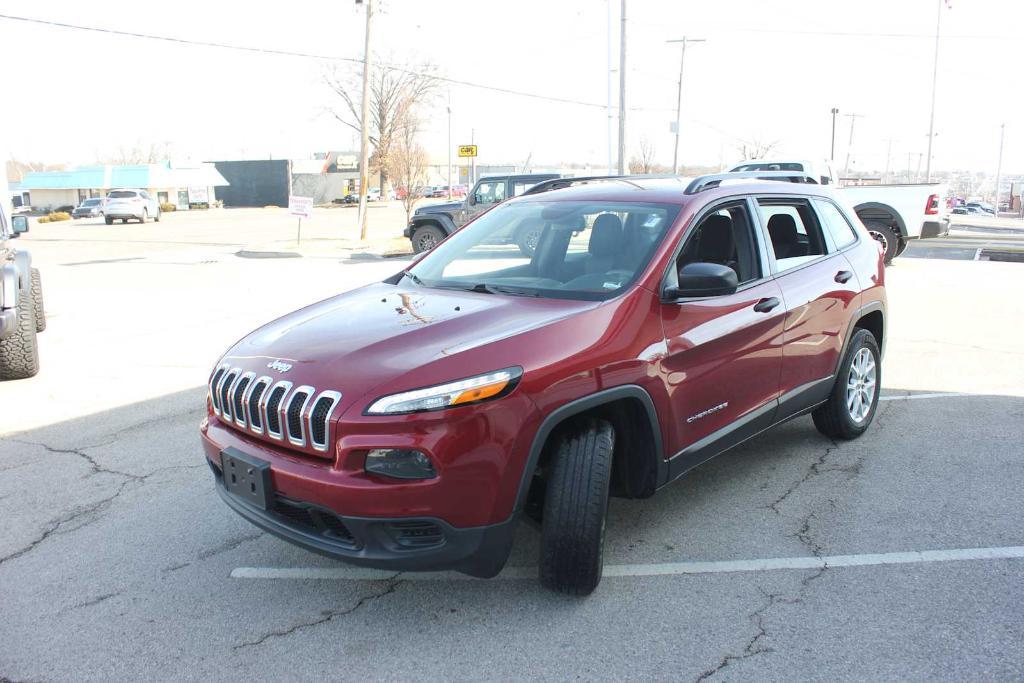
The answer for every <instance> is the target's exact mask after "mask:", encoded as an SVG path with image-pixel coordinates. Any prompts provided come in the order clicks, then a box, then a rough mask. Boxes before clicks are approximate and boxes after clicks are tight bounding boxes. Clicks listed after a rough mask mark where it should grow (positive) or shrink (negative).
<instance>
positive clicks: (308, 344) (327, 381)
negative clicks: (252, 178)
mask: <svg viewBox="0 0 1024 683" xmlns="http://www.w3.org/2000/svg"><path fill="white" fill-rule="evenodd" d="M596 305H597V303H596V302H590V301H569V300H563V299H539V298H531V297H517V296H505V295H495V294H480V293H475V292H463V291H457V290H439V289H431V288H424V287H412V286H409V287H403V286H396V285H389V284H384V283H381V284H374V285H369V286H366V287H363V288H360V289H357V290H354V291H351V292H347V293H345V294H341V295H338V296H336V297H333V298H330V299H327V300H325V301H321V302H319V303H316V304H313V305H312V306H308V307H306V308H303V309H301V310H298V311H295V312H294V313H290V314H288V315H286V316H284V317H283V318H279V319H278V320H275V321H273V322H271V323H269V324H267V325H264V326H263V327H261V328H259V329H257V330H255V331H254V332H252V333H250V334H249V335H247V336H246V337H243V338H242V339H241V340H240V341H239V342H238V343H237V344H235V346H234V347H232V349H231V350H230V351H229V352H228V353H227V354H226V355H225V357H224V359H223V362H226V363H230V364H231V366H232V367H241V368H242V369H243V370H245V371H249V370H251V371H253V372H255V373H256V374H257V375H264V374H265V375H271V376H272V377H273V378H274V379H275V380H276V379H286V380H289V381H291V382H293V383H294V384H295V385H296V386H298V385H300V384H308V385H310V386H313V387H315V388H316V389H317V390H323V389H332V390H335V391H340V392H341V393H342V395H343V398H342V404H343V410H345V409H347V408H348V407H349V406H350V405H351V404H352V402H353V401H355V400H356V399H358V398H359V397H361V396H363V395H364V394H366V393H368V392H370V391H371V390H373V389H374V388H375V387H378V386H380V385H382V384H386V383H391V382H393V381H395V380H397V379H399V378H401V377H402V376H403V375H405V374H407V373H410V372H412V371H413V370H418V369H422V368H425V367H426V366H429V365H430V364H432V363H434V362H435V361H440V360H442V359H444V360H447V361H452V359H453V357H455V356H459V355H460V354H466V353H467V352H470V351H472V350H473V349H478V348H480V347H483V346H487V345H488V344H493V343H494V342H497V341H499V340H501V339H505V338H508V337H511V336H514V335H519V334H522V333H524V332H528V331H530V330H533V329H536V328H539V327H543V326H545V325H548V324H550V323H552V322H554V321H557V320H560V319H563V318H566V317H568V316H571V315H575V314H577V313H580V312H582V311H585V310H588V309H592V308H594V307H595V306H596ZM462 358H463V359H465V358H466V356H462ZM474 360H475V361H476V362H477V363H479V362H481V361H480V357H479V355H475V356H474ZM275 361H282V363H283V364H281V363H275ZM271 364H274V365H275V366H276V368H282V367H285V365H289V366H291V367H290V368H289V369H287V370H286V371H285V372H284V373H279V370H277V369H268V368H269V366H270V365H271ZM457 367H458V368H459V370H458V371H457V372H461V373H462V374H461V375H454V376H452V377H451V378H450V379H458V378H459V377H460V376H462V377H465V376H469V375H472V374H476V373H478V372H486V371H488V370H493V369H495V368H490V367H486V368H485V367H481V368H476V367H473V362H464V363H458V365H457ZM416 382H419V384H417V386H419V385H424V384H430V383H432V382H424V381H422V380H420V379H419V378H415V379H413V378H411V379H410V383H411V384H410V387H409V388H415V386H412V385H413V384H416Z"/></svg>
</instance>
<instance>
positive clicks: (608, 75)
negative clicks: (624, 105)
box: [604, 0, 615, 174]
mask: <svg viewBox="0 0 1024 683" xmlns="http://www.w3.org/2000/svg"><path fill="white" fill-rule="evenodd" d="M612 1H613V0H605V9H606V10H607V15H608V16H607V19H608V43H607V50H606V53H607V54H606V57H607V59H606V61H607V66H608V68H607V69H606V70H605V73H604V84H605V87H606V89H607V90H608V102H607V105H606V107H605V112H606V113H607V115H608V120H607V122H606V124H605V125H606V127H607V131H606V132H607V137H608V140H607V143H608V173H609V174H611V172H612V164H614V163H615V157H614V156H613V154H614V153H613V152H612V139H613V136H614V133H613V132H612V127H613V126H614V124H613V122H612V116H613V115H612Z"/></svg>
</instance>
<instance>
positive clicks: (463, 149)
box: [459, 145, 476, 157]
mask: <svg viewBox="0 0 1024 683" xmlns="http://www.w3.org/2000/svg"><path fill="white" fill-rule="evenodd" d="M459 156H460V157H475V156H476V145H459Z"/></svg>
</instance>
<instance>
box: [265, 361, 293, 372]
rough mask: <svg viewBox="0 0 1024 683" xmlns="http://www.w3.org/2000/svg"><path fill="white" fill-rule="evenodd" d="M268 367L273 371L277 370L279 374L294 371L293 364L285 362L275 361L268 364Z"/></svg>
mask: <svg viewBox="0 0 1024 683" xmlns="http://www.w3.org/2000/svg"><path fill="white" fill-rule="evenodd" d="M267 367H268V368H270V369H271V370H277V371H278V372H288V371H289V370H291V369H292V364H291V363H285V362H284V361H283V360H274V361H271V362H269V363H267Z"/></svg>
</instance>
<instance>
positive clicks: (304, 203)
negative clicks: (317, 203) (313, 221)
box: [288, 195, 313, 218]
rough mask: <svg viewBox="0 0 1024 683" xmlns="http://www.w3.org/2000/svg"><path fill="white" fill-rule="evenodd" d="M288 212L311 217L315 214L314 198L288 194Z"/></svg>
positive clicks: (302, 216)
mask: <svg viewBox="0 0 1024 683" xmlns="http://www.w3.org/2000/svg"><path fill="white" fill-rule="evenodd" d="M288 213H290V214H291V215H293V216H298V217H299V218H309V217H310V216H311V215H313V198H312V197H296V196H295V195H288Z"/></svg>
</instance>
